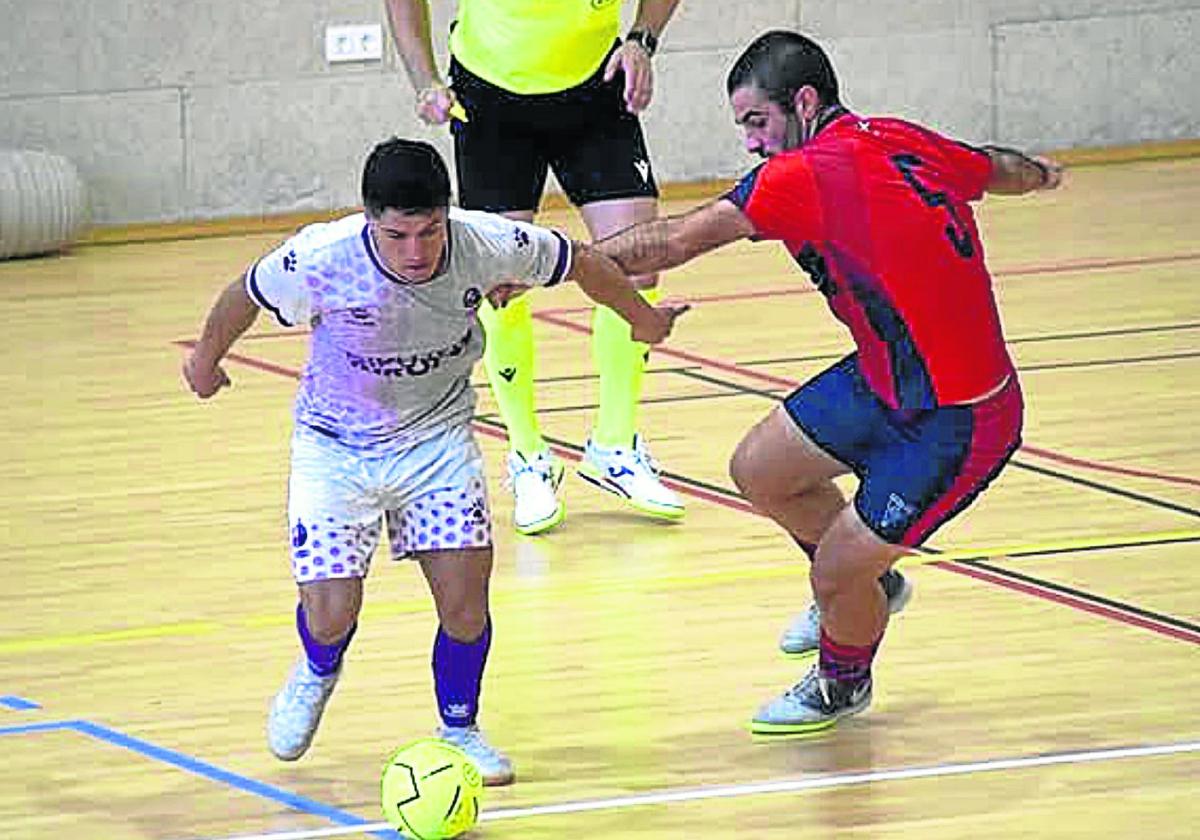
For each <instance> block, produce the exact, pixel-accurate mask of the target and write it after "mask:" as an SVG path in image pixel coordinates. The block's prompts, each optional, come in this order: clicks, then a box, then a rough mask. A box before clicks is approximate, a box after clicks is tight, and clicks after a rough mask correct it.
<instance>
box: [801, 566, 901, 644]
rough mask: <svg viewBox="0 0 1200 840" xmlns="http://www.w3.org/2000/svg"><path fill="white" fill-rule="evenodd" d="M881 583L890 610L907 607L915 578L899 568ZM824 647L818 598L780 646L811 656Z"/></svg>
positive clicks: (899, 609)
mask: <svg viewBox="0 0 1200 840" xmlns="http://www.w3.org/2000/svg"><path fill="white" fill-rule="evenodd" d="M880 585H882V586H883V587H884V590H883V591H884V594H885V595H887V607H888V612H889V613H890V614H892V615H895V614H896V613H898V612H900V611H901V610H903V609H904V608H905V607H906V606H907V605H908V602H909V601H910V600H911V599H912V594H913V585H912V581H910V580H909V579H908V578H906V577H904V575H902V574H900V573H899V572H898V571H896V570H895V569H891V570H889V571H887V572H885V573H884V575H883V577H881V578H880ZM820 647H821V611H820V610H819V609H818V608H817V604H816V602H815V601H814V602H813V603H811V604H809V605H808V609H806V610H805V611H804V612H802V613H800V614H799V615H797V616H796V617H795V618H794V619H792V623H791V624H789V625H788V628H787V630H784V631H783V635H782V636H781V637H780V638H779V649H780V650H781V651H783V653H784V655H785V656H795V657H801V656H809V655H811V654H814V653H816V652H817V650H818V649H819V648H820Z"/></svg>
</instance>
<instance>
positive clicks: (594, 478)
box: [576, 466, 684, 521]
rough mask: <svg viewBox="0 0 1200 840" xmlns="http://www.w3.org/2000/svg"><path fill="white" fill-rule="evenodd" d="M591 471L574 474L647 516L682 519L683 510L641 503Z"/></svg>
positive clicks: (621, 488) (579, 470) (579, 471)
mask: <svg viewBox="0 0 1200 840" xmlns="http://www.w3.org/2000/svg"><path fill="white" fill-rule="evenodd" d="M591 469H593V468H585V467H582V466H581V467H579V469H578V470H576V474H577V475H578V476H579V477H580V478H582V479H583V480H584V481H586V482H587V483H588V484H591V485H592V486H593V487H598V488H600V489H601V490H604V491H605V492H607V493H612V494H613V495H614V496H617V497H619V498H621V499H624V500H625V501H626V502H627V503H628V504H629V505H630V506H631V507H633V508H636V509H637V510H639V511H641V512H642V513H645V514H647V515H649V516H654V517H657V518H658V519H668V520H671V521H678V520H680V519H683V514H684V509H683V508H681V507H675V506H673V505H671V506H668V505H653V504H650V503H649V502H643V501H641V500H639V499H635V498H633V496H630V495H629V494H628V493H627V492H625V488H623V487H622V486H621V485H619V484H617V483H616V482H615V481H613V480H612V479H610V478H608V477H606V476H602V475H600V474H599V471H594V472H593V471H591Z"/></svg>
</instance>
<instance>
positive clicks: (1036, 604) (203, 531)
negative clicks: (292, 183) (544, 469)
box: [0, 159, 1200, 840]
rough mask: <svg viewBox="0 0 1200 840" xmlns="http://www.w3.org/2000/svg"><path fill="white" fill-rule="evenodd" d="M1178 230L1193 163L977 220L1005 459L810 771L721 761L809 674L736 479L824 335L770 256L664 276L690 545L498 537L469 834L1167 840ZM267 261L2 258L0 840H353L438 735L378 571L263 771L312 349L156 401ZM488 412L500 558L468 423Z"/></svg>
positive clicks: (1182, 419) (783, 581)
mask: <svg viewBox="0 0 1200 840" xmlns="http://www.w3.org/2000/svg"><path fill="white" fill-rule="evenodd" d="M684 206H686V205H685V204H679V205H676V206H673V208H672V209H682V208H683V207H684ZM1197 207H1200V159H1192V160H1185V161H1175V162H1170V161H1168V162H1154V163H1135V164H1124V165H1120V166H1109V167H1096V168H1084V169H1079V170H1078V171H1075V172H1073V173H1072V175H1071V180H1070V184H1069V186H1068V188H1067V189H1064V190H1063V191H1061V192H1060V193H1058V194H1055V195H1049V196H1041V197H1027V198H1020V199H1007V200H1005V199H993V200H990V201H989V202H987V203H986V204H985V205H984V206H983V208H982V210H981V219H982V224H983V228H984V232H985V238H986V243H987V249H988V253H989V259H990V264H991V266H992V269H993V271H994V273H995V275H996V283H997V288H998V290H999V296H1000V298H1001V303H1002V307H1003V312H1004V318H1005V323H1006V328H1007V333H1008V337H1009V340H1010V342H1011V345H1012V352H1013V353H1014V355H1015V358H1016V359H1017V361H1018V364H1019V366H1020V368H1021V370H1022V378H1023V382H1024V387H1025V393H1026V399H1027V402H1028V406H1029V409H1028V419H1027V426H1026V435H1025V437H1026V445H1025V447H1024V448H1023V449H1022V450H1021V451H1020V452H1019V453H1018V454H1017V456H1016V458H1015V459H1014V461H1013V463H1012V465H1011V467H1010V468H1009V469H1008V470H1007V471H1006V472H1005V473H1004V474H1003V475H1002V476H1001V477H1000V479H999V480H998V481H997V482H996V484H995V485H994V486H993V488H992V489H991V490H990V491H989V492H988V493H986V494H985V495H984V496H983V498H982V499H981V500H980V501H979V502H978V503H977V504H976V505H975V506H974V507H973V508H971V509H970V510H969V511H968V512H967V513H966V514H964V515H962V516H961V517H959V518H958V519H957V520H955V521H954V522H953V523H951V524H950V525H948V526H947V527H946V528H944V529H943V530H942V531H940V532H939V533H937V534H936V535H935V536H934V538H933V539H932V540H931V547H932V548H934V549H936V550H938V551H940V552H944V553H945V557H943V558H942V559H941V560H940V561H939V562H938V563H936V564H931V563H923V564H920V565H914V566H913V567H912V569H911V576H912V578H913V580H914V581H915V583H916V587H917V591H916V597H915V599H914V601H913V602H912V604H911V605H910V607H909V608H908V610H906V612H905V613H904V614H903V615H901V616H900V617H899V618H898V619H897V620H896V621H895V622H894V623H893V625H892V627H891V630H890V633H889V636H888V638H887V640H886V642H885V643H884V646H883V650H882V653H881V657H880V660H879V664H878V670H877V688H876V699H875V703H874V706H873V707H872V708H871V709H870V710H869V712H867V713H866V714H864V715H862V716H859V717H857V718H854V719H852V720H850V721H847V722H845V723H844V724H843V725H842V726H840V727H839V728H838V729H837V730H835V731H834V732H832V733H830V734H828V735H826V736H823V737H820V738H817V739H812V740H804V741H801V740H795V741H782V742H773V743H765V744H764V743H758V742H755V741H753V740H751V738H750V737H749V736H748V734H747V733H746V731H745V729H744V724H745V722H746V720H747V719H748V717H749V715H750V714H751V713H752V712H753V710H754V709H755V708H756V707H757V705H758V704H759V703H760V702H762V701H763V700H765V699H767V698H768V697H770V696H772V695H773V694H774V693H776V692H778V691H780V690H782V689H783V688H785V687H786V686H787V685H789V684H790V683H791V682H792V681H794V680H795V679H796V678H797V677H798V676H799V675H800V674H801V672H802V667H803V666H800V665H797V664H795V663H791V662H788V661H786V660H784V659H782V658H780V657H779V656H778V655H777V653H776V649H775V643H776V638H777V635H778V633H779V631H780V630H781V629H782V628H783V626H784V625H785V623H786V622H787V620H788V618H789V617H790V615H791V614H792V613H793V612H794V611H795V610H797V609H799V608H800V607H801V606H802V605H803V604H804V603H805V602H806V600H807V594H806V588H807V583H806V576H805V568H804V566H803V564H802V563H800V562H798V558H797V556H796V552H795V551H794V550H792V548H791V547H790V546H789V544H788V541H787V540H786V539H785V538H784V537H783V536H782V535H781V534H780V533H778V532H776V531H775V530H774V528H773V527H772V526H771V525H770V523H768V522H767V521H766V520H764V519H762V518H760V517H758V516H756V515H754V514H753V513H751V512H749V511H748V510H747V508H746V506H745V504H744V503H743V502H742V501H741V500H740V499H739V498H738V497H737V496H736V494H735V493H734V491H733V490H732V489H731V484H730V481H729V479H728V477H727V474H726V463H727V459H728V456H729V453H730V452H731V451H732V448H733V446H734V444H735V442H736V441H737V439H738V438H739V437H740V435H741V434H742V432H743V431H744V430H745V429H746V428H747V427H748V426H749V425H750V424H751V423H753V422H754V421H756V420H757V419H758V418H759V417H761V416H763V415H764V414H765V413H766V412H767V411H768V410H769V409H770V407H771V405H772V401H773V400H776V399H777V398H778V397H779V396H780V395H782V394H784V393H786V391H787V390H788V389H789V388H790V387H791V386H792V385H793V384H794V383H795V382H797V381H799V380H802V379H804V378H806V377H808V376H810V375H812V374H813V373H815V372H817V371H818V370H820V369H821V368H822V367H823V366H824V365H826V364H828V363H830V362H831V361H832V360H833V359H835V358H837V357H838V356H839V354H841V353H843V352H845V351H846V349H847V346H848V345H847V338H846V335H845V334H844V333H843V331H842V330H841V328H840V327H838V326H837V325H836V324H835V323H834V322H833V320H832V318H831V317H830V316H829V315H828V314H827V312H826V311H825V309H824V306H823V304H822V302H821V301H820V299H819V297H818V296H817V295H815V294H812V293H811V289H810V287H809V285H808V283H807V280H806V279H805V278H804V277H803V275H801V274H800V273H799V272H798V271H797V270H796V269H795V268H794V267H793V266H792V265H791V262H790V260H789V259H788V258H787V256H786V255H785V254H783V252H782V249H780V248H778V246H772V245H751V244H745V245H739V246H736V247H731V248H729V249H727V250H725V251H723V252H719V253H718V254H714V255H710V256H708V257H706V258H704V259H702V260H700V261H698V262H696V263H694V264H693V265H691V266H688V267H685V268H683V269H680V270H677V271H675V272H672V273H670V274H669V275H667V276H666V277H665V281H664V282H665V287H666V289H667V290H668V293H669V295H670V296H672V297H675V298H681V299H688V300H691V301H692V302H693V303H694V304H695V306H694V310H693V311H692V312H691V313H690V314H689V315H688V316H687V318H686V319H685V320H684V321H683V322H681V324H680V326H679V329H678V330H677V333H676V335H675V336H674V337H673V338H672V340H671V341H670V342H669V344H668V345H667V346H665V347H664V348H662V349H660V350H659V351H657V352H655V353H654V354H653V356H652V358H651V370H650V373H649V375H648V376H647V378H646V388H645V401H644V404H643V409H642V414H641V416H642V422H641V426H642V429H643V431H644V433H645V435H646V438H647V439H648V441H649V442H650V444H651V447H652V450H653V453H654V455H655V456H656V457H657V459H658V460H659V461H660V462H661V463H662V464H663V466H664V468H665V470H666V471H667V473H668V475H669V477H670V480H671V481H672V482H673V485H674V486H675V487H676V488H677V489H678V490H679V491H680V492H681V493H683V494H684V496H685V498H686V500H687V502H688V505H689V508H688V515H687V518H686V520H685V521H684V522H683V523H682V524H679V525H675V526H671V525H662V524H658V523H655V522H650V521H647V520H645V519H643V518H640V517H639V516H637V515H634V514H632V513H630V512H627V511H626V510H624V509H622V508H621V506H620V504H619V503H618V502H617V501H616V500H615V499H614V498H612V497H608V496H601V495H597V494H596V493H595V492H594V491H592V490H590V489H589V488H588V486H587V485H585V484H584V483H583V482H582V481H580V480H578V479H576V478H573V477H572V478H569V479H568V481H567V483H566V484H565V487H566V493H567V504H568V511H569V514H568V519H567V521H566V523H565V525H564V526H563V527H562V528H561V529H559V530H557V531H555V532H553V533H552V534H549V535H547V536H544V537H541V538H532V539H526V538H518V537H516V536H515V535H514V534H512V532H511V531H510V530H509V529H508V528H507V527H500V528H499V529H498V540H497V572H496V578H495V581H494V593H495V596H494V597H495V606H494V613H495V623H496V637H495V644H494V646H493V650H492V660H491V664H490V668H489V673H488V677H487V682H486V685H485V691H484V715H483V718H482V722H483V724H484V726H485V728H486V730H487V731H488V733H489V735H490V737H491V738H492V739H493V740H494V741H495V742H496V743H497V744H498V745H500V746H502V747H504V748H505V749H506V750H507V751H508V752H509V753H510V754H511V755H512V756H513V758H514V759H515V761H516V763H517V768H518V774H519V781H518V783H517V784H516V785H514V786H512V787H511V788H508V789H504V790H499V791H489V793H488V795H487V798H486V800H485V805H484V807H485V814H484V821H483V822H482V823H481V824H480V826H479V827H478V828H476V829H475V831H474V832H473V833H472V835H471V836H472V837H475V838H478V840H501V838H516V837H521V838H551V837H553V838H565V837H572V838H574V837H587V838H629V837H645V838H689V840H691V838H728V837H738V838H741V837H746V838H767V840H770V839H771V838H785V837H786V838H789V840H795V838H808V837H813V838H817V837H828V836H831V835H834V836H842V835H845V836H854V837H887V838H901V837H903V838H917V837H919V838H922V840H929V838H957V837H971V838H981V837H1005V838H1010V837H1018V836H1034V837H1077V836H1078V837H1088V838H1096V837H1119V836H1124V835H1129V834H1131V833H1133V832H1138V833H1139V834H1141V835H1143V836H1155V837H1179V838H1182V837H1194V836H1196V834H1195V832H1196V830H1197V829H1196V826H1197V824H1200V804H1198V803H1200V796H1198V795H1197V794H1198V793H1200V784H1198V783H1200V667H1198V666H1200V446H1198V445H1197V441H1198V435H1197V417H1200V387H1198V386H1200V283H1197V272H1198V271H1200V223H1198V222H1197V220H1196V215H1195V211H1196V208H1197ZM548 218H549V220H550V221H552V222H554V223H556V224H561V225H564V226H567V227H569V228H571V229H572V230H574V231H576V232H578V226H577V224H576V222H575V221H574V219H573V218H572V217H570V216H569V215H566V214H554V215H551V216H550V217H548ZM277 240H278V235H277V234H259V235H252V236H243V237H228V238H217V239H204V240H195V241H179V242H160V243H152V244H126V245H116V246H105V247H88V248H80V249H77V250H75V251H74V252H72V253H70V254H68V255H65V256H59V257H54V258H47V259H37V260H22V261H14V262H9V263H5V264H0V302H2V304H3V307H4V312H5V319H4V320H5V328H4V329H3V330H2V331H0V351H2V353H3V359H4V364H3V366H2V369H0V381H2V383H3V388H4V392H5V394H6V397H7V398H6V399H5V400H4V402H3V408H2V409H0V446H2V449H3V452H4V453H5V457H4V458H3V460H2V461H0V465H2V466H0V470H2V474H3V482H2V484H0V501H2V504H0V524H2V526H3V527H2V533H3V534H4V575H3V578H2V582H0V605H2V607H3V609H0V837H6V838H7V837H12V838H21V840H45V839H48V838H104V840H133V838H145V839H146V840H201V839H202V838H203V839H204V840H210V839H212V838H231V837H257V838H273V839H274V840H283V838H294V839H295V840H302V838H316V837H324V836H342V835H343V834H346V833H348V834H346V836H351V835H353V834H354V833H359V834H361V833H364V832H366V833H370V832H379V830H380V824H379V820H380V819H381V815H380V812H379V808H378V803H377V797H376V794H377V784H378V771H379V769H380V767H381V765H382V762H383V760H384V758H385V757H386V755H387V753H388V752H389V751H390V750H391V749H392V748H394V747H395V746H397V745H399V744H401V743H403V742H405V741H407V740H409V739H411V738H414V737H418V736H422V735H425V734H427V733H429V732H430V730H431V729H432V728H433V727H434V725H435V722H436V721H435V713H434V707H433V701H432V689H431V676H430V666H429V650H430V644H431V640H432V637H433V633H434V629H435V627H434V618H433V614H432V611H431V608H430V604H429V600H428V596H427V594H426V592H425V590H424V585H423V582H422V580H421V579H420V575H419V574H418V573H417V572H416V571H415V570H414V569H413V568H411V567H408V566H403V565H396V564H392V563H390V562H388V561H386V560H384V559H379V560H377V562H376V566H375V569H374V570H373V574H372V576H371V578H370V580H369V585H368V605H367V607H366V610H365V614H364V619H363V621H362V627H361V630H360V633H359V635H358V638H357V640H356V641H355V644H354V648H353V650H352V652H351V654H350V657H349V664H348V667H347V670H346V674H345V678H344V679H343V681H342V683H341V685H340V686H339V688H338V692H337V694H336V696H335V698H334V699H333V701H332V702H331V704H330V706H329V709H328V711H327V714H326V719H325V722H324V725H323V728H322V730H321V732H320V733H319V735H318V736H317V739H316V743H315V745H314V747H313V749H312V751H311V752H310V754H309V755H308V756H306V757H305V758H304V759H303V760H302V761H300V762H298V763H296V764H291V765H285V764H281V763H278V762H276V761H275V760H274V759H272V758H271V756H270V755H269V754H268V752H267V750H266V746H265V742H264V735H263V726H264V717H265V710H266V704H267V701H268V698H269V697H270V696H271V695H272V694H273V693H274V692H275V691H276V689H277V687H278V685H279V683H280V681H281V679H282V678H283V675H284V673H285V671H286V669H287V667H288V665H289V664H290V662H291V661H292V660H293V657H294V656H295V655H296V652H297V643H296V641H295V639H294V634H293V629H292V626H291V622H292V618H291V610H292V605H293V603H294V592H293V589H292V586H291V583H290V578H289V574H288V565H287V560H286V551H285V545H284V541H283V540H284V531H285V527H284V524H283V513H282V511H283V503H284V493H285V484H284V480H285V476H286V468H287V463H286V455H287V446H286V444H287V436H288V429H289V418H290V403H291V397H292V392H293V388H294V385H295V382H294V377H295V372H296V371H297V370H298V368H299V367H300V365H301V364H302V362H303V358H304V352H305V342H304V337H303V336H301V335H297V334H285V333H283V332H281V331H280V330H278V329H277V328H275V327H272V326H271V325H269V324H268V323H267V321H266V320H265V319H260V322H259V323H258V324H257V325H256V327H255V328H254V329H253V330H252V333H251V334H250V335H249V336H247V338H246V339H245V340H244V341H242V342H241V343H240V344H239V345H238V346H237V347H236V348H235V352H236V353H237V354H238V355H237V358H236V359H235V360H234V361H232V362H231V363H230V365H229V370H230V373H231V375H232V376H233V378H234V381H235V384H234V387H233V389H232V390H230V391H227V392H225V393H223V394H221V395H220V396H219V398H217V399H216V400H214V401H211V402H209V403H201V402H199V401H197V400H195V399H193V398H192V397H191V396H190V395H189V394H188V392H186V391H185V389H184V388H183V386H182V383H181V381H180V377H179V373H178V369H179V362H180V359H181V343H182V342H186V341H187V340H188V339H190V338H192V337H194V336H195V334H196V331H197V328H198V326H199V324H200V321H201V319H202V317H203V313H204V311H205V310H206V309H207V307H208V305H209V304H210V302H211V301H212V299H213V297H214V295H215V293H216V291H217V289H218V288H219V287H220V286H222V285H223V284H224V283H226V282H228V280H229V279H230V278H232V277H234V276H235V275H237V274H238V273H239V272H240V271H241V270H242V269H243V268H244V267H245V266H246V265H247V263H248V262H249V261H250V260H252V259H253V258H255V257H256V256H257V255H259V254H260V253H262V252H264V251H265V250H267V249H268V248H269V247H271V246H272V244H273V243H274V242H276V241H277ZM534 294H537V295H538V297H537V298H536V299H535V305H536V307H537V309H538V315H537V317H538V320H537V324H536V329H537V333H538V341H539V348H540V356H539V363H540V370H539V376H540V391H539V403H540V406H541V409H542V415H541V416H542V420H543V423H544V427H545V431H546V433H547V434H548V435H549V437H550V438H551V439H552V440H553V441H554V442H555V445H556V447H557V449H558V451H559V453H560V454H561V455H562V456H563V457H564V458H566V459H567V460H568V461H572V462H573V461H574V460H576V459H577V458H578V455H579V452H580V450H581V447H582V445H583V443H584V441H585V439H586V437H587V433H588V430H589V423H590V421H591V416H592V413H593V410H594V403H595V391H596V388H595V380H594V377H593V376H592V367H591V364H590V361H589V355H588V337H587V334H586V333H587V328H588V315H587V309H586V307H585V306H584V304H583V299H582V296H581V295H580V293H579V292H578V291H577V290H575V289H561V290H555V291H552V292H542V293H538V292H534ZM479 380H480V383H481V385H482V383H483V380H482V372H480V375H479ZM480 412H481V414H480V417H479V422H478V428H479V432H480V436H481V440H482V442H483V445H484V447H485V450H486V453H487V455H488V459H489V469H490V470H491V480H492V486H491V491H492V497H493V501H494V508H495V514H496V516H497V519H498V520H499V521H500V522H501V523H504V522H507V520H508V518H509V516H510V513H511V505H510V502H509V500H508V498H507V497H506V495H505V491H504V490H503V488H502V486H501V483H500V480H499V479H500V470H501V457H502V453H503V441H502V438H501V433H500V431H499V427H498V424H497V418H496V415H495V413H494V406H493V404H492V403H491V401H490V399H489V396H488V395H487V393H486V387H484V388H482V393H481V399H480ZM363 824H365V828H363V827H356V826H361V825H363ZM378 836H387V834H385V833H381V834H379V835H378ZM392 836H394V835H392Z"/></svg>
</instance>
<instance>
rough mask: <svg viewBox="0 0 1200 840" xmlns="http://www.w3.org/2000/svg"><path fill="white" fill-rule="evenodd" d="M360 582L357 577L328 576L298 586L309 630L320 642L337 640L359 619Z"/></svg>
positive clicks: (326, 643) (329, 643)
mask: <svg viewBox="0 0 1200 840" xmlns="http://www.w3.org/2000/svg"><path fill="white" fill-rule="evenodd" d="M361 586H362V582H361V581H360V580H357V579H346V580H329V581H321V582H319V583H316V584H308V585H305V586H302V587H301V588H300V598H301V600H302V601H303V602H304V616H305V619H306V620H307V622H308V632H309V633H311V634H312V637H313V638H314V639H316V640H317V641H318V642H319V643H321V644H323V645H331V644H334V643H335V642H339V641H341V640H342V639H344V638H345V637H346V634H347V633H349V632H350V628H352V627H353V626H354V622H355V621H357V620H358V610H359V606H360V605H361V603H362V589H361Z"/></svg>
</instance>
